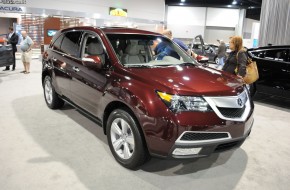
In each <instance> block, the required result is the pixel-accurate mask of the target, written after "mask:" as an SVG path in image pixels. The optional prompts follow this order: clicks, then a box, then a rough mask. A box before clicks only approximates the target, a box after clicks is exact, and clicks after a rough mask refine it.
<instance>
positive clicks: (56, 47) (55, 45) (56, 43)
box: [52, 34, 64, 51]
mask: <svg viewBox="0 0 290 190" xmlns="http://www.w3.org/2000/svg"><path fill="white" fill-rule="evenodd" d="M63 36H64V35H63V34H62V35H60V36H59V37H58V38H57V39H56V40H55V41H54V43H53V44H52V49H54V50H58V51H60V45H61V42H62V39H63Z"/></svg>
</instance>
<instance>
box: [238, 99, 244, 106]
mask: <svg viewBox="0 0 290 190" xmlns="http://www.w3.org/2000/svg"><path fill="white" fill-rule="evenodd" d="M238 105H239V106H241V107H242V106H243V100H242V99H241V98H239V99H238Z"/></svg>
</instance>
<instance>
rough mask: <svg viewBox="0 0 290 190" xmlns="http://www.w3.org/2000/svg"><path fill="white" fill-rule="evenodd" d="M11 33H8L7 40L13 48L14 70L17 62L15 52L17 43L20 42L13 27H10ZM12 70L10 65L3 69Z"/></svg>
mask: <svg viewBox="0 0 290 190" xmlns="http://www.w3.org/2000/svg"><path fill="white" fill-rule="evenodd" d="M9 32H10V33H9V34H8V35H7V39H6V42H7V44H11V45H12V50H13V61H14V63H13V66H12V71H14V70H15V65H16V64H15V62H16V59H15V53H16V52H17V47H16V45H17V44H18V35H17V34H16V33H15V32H14V31H13V27H9ZM9 70H10V67H9V66H6V68H5V69H4V70H3V71H9Z"/></svg>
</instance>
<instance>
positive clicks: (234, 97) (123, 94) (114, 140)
mask: <svg viewBox="0 0 290 190" xmlns="http://www.w3.org/2000/svg"><path fill="white" fill-rule="evenodd" d="M156 44H158V45H157V47H156ZM157 48H158V51H157V50H156V49H157ZM42 83H43V88H44V97H45V101H46V103H47V105H48V107H50V108H52V109H56V108H60V107H62V106H63V104H64V102H67V103H69V104H72V105H73V106H75V107H76V108H78V109H79V110H81V111H82V112H83V113H85V114H87V116H89V117H91V118H94V119H96V120H97V121H98V122H100V123H101V124H102V126H103V129H104V133H105V134H106V135H107V139H108V144H109V146H110V149H111V151H112V154H113V155H114V157H115V159H116V160H117V161H118V162H119V163H120V164H121V165H123V166H124V167H127V168H134V167H136V166H139V165H141V164H143V163H144V162H145V161H146V160H147V159H148V158H149V157H150V155H154V156H160V157H167V158H196V157H204V156H208V155H210V154H211V153H214V152H220V151H224V150H228V149H231V148H236V147H239V146H240V145H241V144H242V143H243V142H244V140H245V139H246V137H247V136H248V135H249V134H250V131H251V127H252V125H253V108H254V105H253V102H252V100H251V98H250V96H249V92H248V90H247V88H246V87H245V86H244V85H243V84H242V83H241V82H240V80H239V79H238V78H237V77H236V76H233V75H230V74H227V73H225V72H222V71H218V70H215V69H212V68H209V67H205V66H202V65H201V64H199V63H197V62H196V61H195V60H194V59H193V58H192V57H190V56H189V55H188V54H187V53H186V52H185V51H184V50H182V49H181V48H180V47H179V46H178V45H177V44H175V43H174V42H172V41H171V40H170V39H168V38H166V37H165V36H162V35H160V34H157V33H153V32H148V31H143V30H137V29H128V28H94V27H76V28H69V29H64V30H61V31H59V32H57V33H56V34H55V36H54V37H53V40H52V42H51V44H50V46H49V48H48V50H47V51H46V52H45V53H44V55H43V70H42Z"/></svg>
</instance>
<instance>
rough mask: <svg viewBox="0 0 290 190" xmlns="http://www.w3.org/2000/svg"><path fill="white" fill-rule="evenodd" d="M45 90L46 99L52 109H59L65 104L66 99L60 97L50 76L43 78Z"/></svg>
mask: <svg viewBox="0 0 290 190" xmlns="http://www.w3.org/2000/svg"><path fill="white" fill-rule="evenodd" d="M43 92H44V99H45V102H46V104H47V106H48V107H49V108H51V109H58V108H61V107H62V106H63V105H64V101H63V100H62V99H61V98H59V96H58V94H57V93H56V92H55V90H54V88H53V86H52V82H51V77H50V76H48V75H47V76H45V78H44V80H43Z"/></svg>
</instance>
